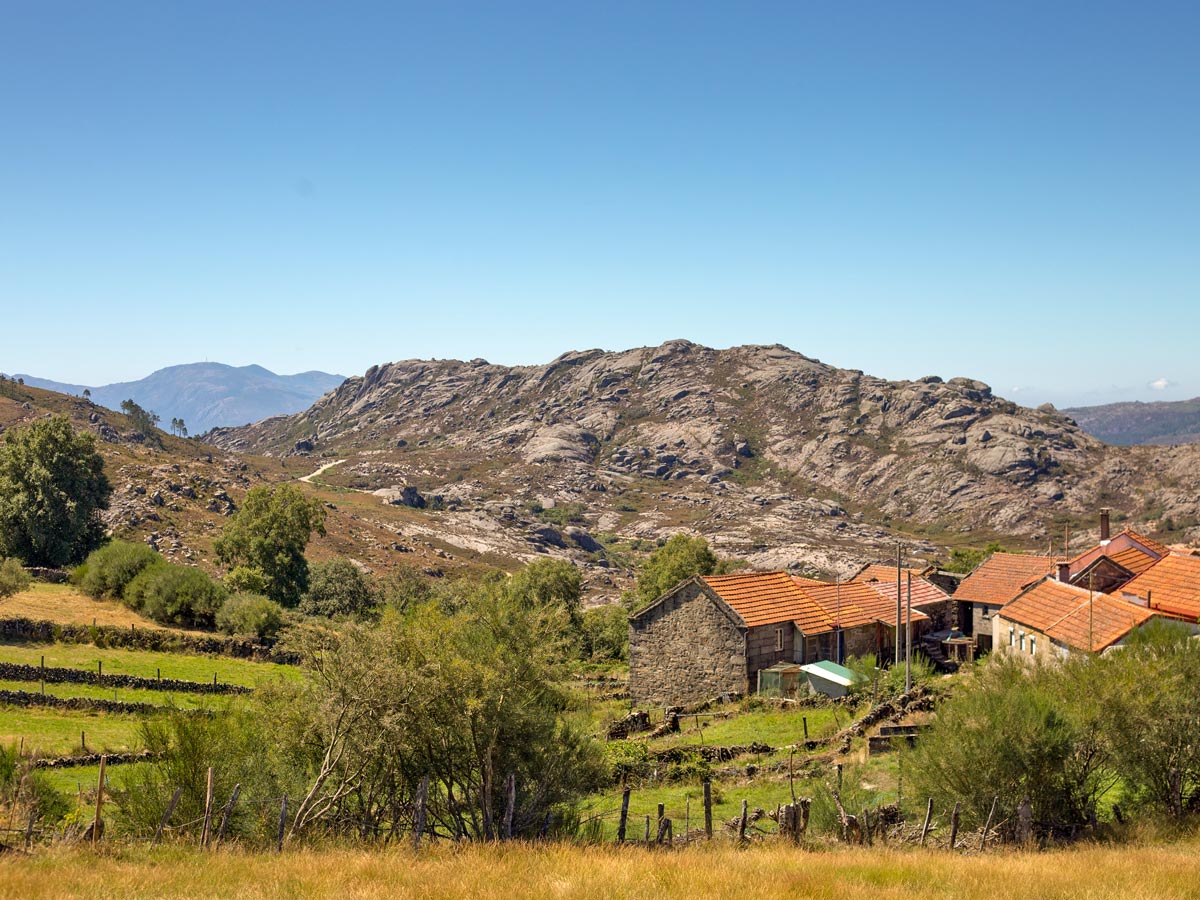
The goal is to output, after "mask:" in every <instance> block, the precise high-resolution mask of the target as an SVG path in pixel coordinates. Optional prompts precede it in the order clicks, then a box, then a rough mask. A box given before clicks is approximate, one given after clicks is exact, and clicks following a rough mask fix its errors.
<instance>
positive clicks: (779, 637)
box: [775, 628, 783, 650]
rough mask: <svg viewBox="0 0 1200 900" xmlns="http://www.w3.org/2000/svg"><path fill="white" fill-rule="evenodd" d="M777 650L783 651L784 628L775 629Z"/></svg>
mask: <svg viewBox="0 0 1200 900" xmlns="http://www.w3.org/2000/svg"><path fill="white" fill-rule="evenodd" d="M775 649H776V650H782V649H783V629H782V628H776V629H775Z"/></svg>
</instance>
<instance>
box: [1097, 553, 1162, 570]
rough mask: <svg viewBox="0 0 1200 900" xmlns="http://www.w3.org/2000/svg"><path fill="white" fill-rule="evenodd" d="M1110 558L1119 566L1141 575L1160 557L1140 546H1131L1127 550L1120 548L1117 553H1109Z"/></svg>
mask: <svg viewBox="0 0 1200 900" xmlns="http://www.w3.org/2000/svg"><path fill="white" fill-rule="evenodd" d="M1108 558H1109V559H1111V560H1112V561H1113V562H1115V563H1116V564H1117V565H1118V566H1124V567H1125V568H1126V569H1128V570H1129V571H1130V572H1132V573H1133V574H1134V575H1140V574H1141V573H1142V572H1145V571H1146V570H1147V569H1148V568H1150V567H1151V566H1152V565H1154V563H1155V562H1156V561H1157V560H1158V559H1159V558H1160V557H1157V556H1151V555H1150V554H1149V553H1147V552H1146V551H1144V550H1142V549H1141V548H1139V547H1129V548H1127V549H1125V550H1118V551H1117V552H1116V553H1110V554H1108Z"/></svg>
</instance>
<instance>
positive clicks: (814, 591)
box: [800, 581, 929, 634]
mask: <svg viewBox="0 0 1200 900" xmlns="http://www.w3.org/2000/svg"><path fill="white" fill-rule="evenodd" d="M878 587H879V585H878V584H877V583H875V582H863V581H847V582H845V583H843V584H841V585H837V584H825V585H805V586H804V593H805V594H807V595H808V596H809V597H811V598H812V599H813V600H814V601H815V602H816V603H817V605H819V606H820V607H821V608H822V609H823V610H824V612H825V615H826V617H828V619H829V620H830V621H831V622H834V623H836V624H839V625H841V627H842V628H857V627H858V626H860V625H867V624H870V623H872V622H883V623H884V624H886V625H891V626H892V627H895V625H896V590H895V588H894V587H893V588H892V599H891V600H888V599H887V598H886V597H885V596H884V594H883V593H881V592H880V591H879V590H878V589H877V588H878ZM912 618H913V621H914V622H918V621H920V620H922V619H928V618H929V617H928V616H927V615H925V614H924V613H923V612H921V611H920V610H918V609H914V610H913V614H912ZM800 630H801V631H804V628H803V627H801V629H800ZM805 633H806V634H807V633H808V632H805Z"/></svg>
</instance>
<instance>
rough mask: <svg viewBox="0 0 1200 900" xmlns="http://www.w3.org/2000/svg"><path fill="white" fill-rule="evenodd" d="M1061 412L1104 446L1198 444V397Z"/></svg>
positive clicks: (1112, 404)
mask: <svg viewBox="0 0 1200 900" xmlns="http://www.w3.org/2000/svg"><path fill="white" fill-rule="evenodd" d="M1063 412H1064V413H1065V414H1066V415H1068V416H1070V417H1071V418H1072V419H1074V420H1075V421H1076V422H1078V423H1079V427H1080V428H1082V429H1083V430H1084V431H1086V432H1087V433H1088V434H1090V435H1092V436H1094V437H1098V438H1100V440H1102V441H1104V442H1105V443H1106V444H1120V445H1131V444H1193V443H1197V442H1200V397H1194V398H1193V399H1191V400H1175V401H1164V402H1159V403H1142V402H1141V401H1135V402H1131V403H1106V404H1104V405H1103V406H1079V407H1076V408H1074V409H1064V410H1063Z"/></svg>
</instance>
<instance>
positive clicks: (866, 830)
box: [858, 806, 871, 847]
mask: <svg viewBox="0 0 1200 900" xmlns="http://www.w3.org/2000/svg"><path fill="white" fill-rule="evenodd" d="M858 842H859V843H860V844H866V845H867V846H868V847H869V846H871V811H870V810H869V809H868V808H867V807H865V806H864V807H863V811H862V828H860V829H859V830H858Z"/></svg>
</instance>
